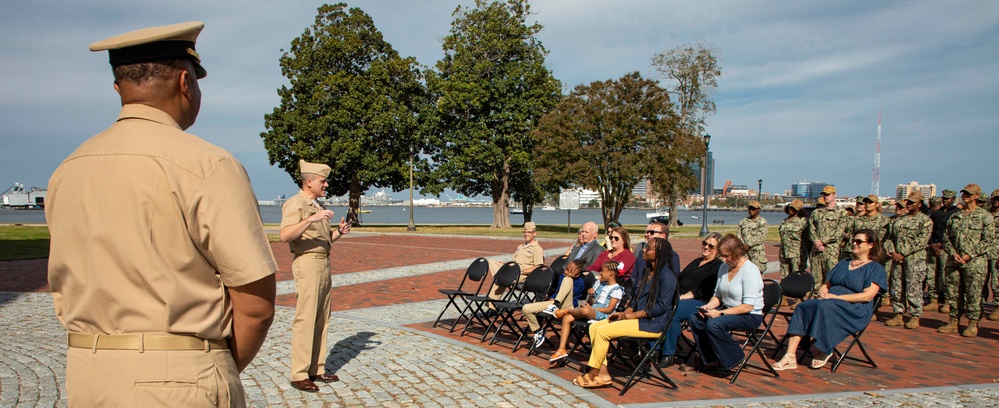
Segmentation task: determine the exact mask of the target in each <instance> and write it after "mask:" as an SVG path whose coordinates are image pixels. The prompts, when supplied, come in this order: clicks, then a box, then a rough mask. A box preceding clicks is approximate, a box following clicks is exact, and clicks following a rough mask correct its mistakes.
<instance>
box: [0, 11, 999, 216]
mask: <svg viewBox="0 0 999 408" xmlns="http://www.w3.org/2000/svg"><path fill="white" fill-rule="evenodd" d="M143 3H145V2H134V1H124V0H107V1H101V0H94V1H86V2H66V1H50V0H38V1H30V2H23V1H6V2H2V4H0V36H2V37H3V38H5V41H3V43H2V44H0V74H2V78H3V80H2V81H3V92H2V93H0V123H2V124H3V126H2V127H0V185H2V186H0V189H3V188H6V187H7V186H9V185H11V184H13V183H14V182H20V183H22V184H25V185H26V186H41V187H44V186H45V184H46V183H47V180H48V177H49V175H51V173H52V171H53V170H54V169H55V167H56V166H57V165H58V164H59V162H60V161H61V160H62V159H63V158H65V157H66V156H67V155H69V153H70V152H72V150H73V149H74V148H75V147H76V146H77V145H78V144H79V143H81V142H82V141H83V140H85V139H86V138H88V137H90V136H91V135H93V134H95V133H97V132H99V131H101V130H102V129H104V128H106V127H107V126H109V125H110V124H111V123H112V121H113V120H114V118H115V117H116V115H117V113H118V110H119V108H120V104H119V101H118V98H117V94H115V92H114V90H113V88H112V78H111V73H110V67H109V66H108V65H107V54H106V53H91V52H90V51H88V50H87V45H88V44H89V43H90V42H93V41H97V40H100V39H103V38H106V37H109V36H112V35H117V34H120V33H123V32H126V31H130V30H133V29H138V28H142V27H147V26H153V25H163V24H172V23H176V22H182V21H190V20H202V21H204V22H205V24H206V28H205V30H204V31H203V32H202V34H201V37H200V38H199V40H198V51H199V53H200V54H201V56H202V59H203V65H204V66H205V68H206V69H207V70H208V72H209V75H208V77H207V78H205V79H204V80H202V82H201V87H202V90H203V93H204V98H203V103H202V110H201V114H200V116H199V117H198V122H197V123H196V124H195V125H194V126H193V127H192V128H191V129H189V131H190V132H192V133H194V134H197V135H199V136H201V137H203V138H205V139H206V140H208V141H210V142H212V143H215V144H218V145H220V146H222V147H224V148H226V149H228V150H229V151H231V152H232V153H233V154H234V155H235V156H236V157H237V158H239V159H240V161H242V163H243V165H244V166H245V167H246V169H247V171H248V172H249V174H250V178H251V180H252V181H253V186H254V189H255V191H256V193H257V196H258V197H260V198H271V197H274V196H276V195H278V194H292V193H294V192H295V190H296V188H295V186H293V185H292V182H291V179H290V177H289V176H288V175H287V174H286V173H285V172H284V171H282V170H280V169H278V168H276V167H271V166H270V165H269V163H268V161H267V154H266V152H265V151H264V148H263V142H262V140H261V139H260V137H259V134H260V132H262V131H264V121H263V116H264V114H266V113H268V112H270V111H271V110H272V109H273V108H274V106H276V105H277V104H278V102H279V99H278V97H277V92H276V89H277V88H278V87H280V86H281V85H282V84H284V83H286V80H285V78H283V77H282V76H281V74H280V70H279V67H278V62H277V61H278V58H279V57H280V56H281V51H280V50H281V49H282V48H287V47H288V44H289V43H290V42H291V40H292V39H293V38H295V37H296V36H298V35H300V34H301V33H302V32H303V30H304V29H305V27H307V26H309V25H311V24H312V23H313V21H314V18H315V14H316V8H317V7H318V6H319V5H320V4H321V3H319V2H312V1H290V2H289V1H264V0H247V1H240V2H230V1H213V2H205V1H189V0H179V1H170V2H156V3H152V4H143ZM472 3H473V2H471V1H438V0H424V1H401V0H399V1H388V0H372V1H355V2H349V3H348V4H349V5H350V6H351V7H360V8H361V9H362V10H364V11H365V12H367V13H368V14H369V15H371V16H372V18H373V19H374V21H375V24H376V25H377V27H378V28H379V29H380V30H381V31H382V33H383V34H384V36H385V38H386V40H387V41H389V42H390V43H391V44H392V45H393V47H394V48H395V49H396V50H397V51H399V53H400V54H402V55H404V56H414V57H416V58H417V60H418V61H419V62H420V63H421V64H423V65H426V66H433V65H434V64H435V63H436V61H437V60H438V59H439V58H441V56H442V55H443V52H442V50H441V45H440V39H441V38H442V37H443V36H445V35H447V33H448V32H449V30H450V23H451V21H452V17H451V13H452V12H453V11H454V8H455V7H456V6H457V5H458V4H462V5H469V4H472ZM532 10H533V11H534V12H535V13H536V14H535V16H534V17H535V19H536V20H537V21H538V22H539V23H540V24H541V25H543V26H544V27H545V28H544V31H542V33H541V34H540V35H539V38H540V40H541V41H542V43H543V44H544V45H545V47H546V48H548V50H549V51H550V55H549V59H548V63H549V66H550V67H551V69H552V70H553V71H554V73H555V76H556V77H557V78H558V79H560V80H561V81H562V82H563V84H564V85H565V87H566V92H568V91H569V90H571V89H572V87H574V86H576V85H578V84H583V83H589V82H591V81H602V80H607V79H613V78H619V77H621V76H623V75H624V74H626V73H628V72H631V71H636V70H637V71H640V72H641V73H642V74H643V75H647V76H651V75H653V71H652V69H651V68H650V66H649V62H650V60H651V58H652V56H653V55H654V54H656V53H658V52H661V51H664V50H668V49H671V48H674V47H676V46H679V45H682V44H684V43H693V42H697V41H704V42H708V43H711V44H713V45H714V46H715V47H716V48H717V50H718V57H719V62H720V65H721V67H722V70H723V75H722V77H721V78H720V79H719V81H718V84H719V87H718V89H717V93H716V94H715V101H716V103H717V107H718V111H717V113H716V114H715V115H714V116H712V117H710V118H709V119H708V132H709V133H710V134H711V135H712V143H711V150H712V151H713V152H714V154H715V160H716V165H717V170H716V173H715V180H716V185H715V187H721V185H722V184H723V183H724V182H725V181H726V180H732V182H733V183H734V184H745V185H749V186H751V187H752V188H755V187H756V180H757V179H763V180H764V182H763V190H764V191H768V192H775V193H780V192H783V191H784V190H787V189H789V188H790V185H791V184H792V183H795V182H798V181H802V180H807V181H822V182H828V183H833V184H836V185H837V187H838V188H839V190H840V194H841V195H844V194H845V195H856V194H869V193H870V191H871V181H872V180H871V178H872V172H871V170H872V166H873V162H874V143H875V135H876V130H877V117H878V110H879V109H880V110H883V119H882V124H883V127H882V143H881V184H880V190H881V194H882V195H893V194H894V190H895V186H896V185H897V184H899V183H908V182H909V181H912V180H917V181H919V182H921V183H935V184H937V185H938V187H939V188H941V189H943V188H951V189H955V190H957V189H960V188H961V187H963V186H964V185H965V184H967V183H969V182H975V183H979V184H981V185H982V188H983V189H984V190H986V191H991V190H992V189H995V188H997V187H999V180H996V177H995V172H994V171H988V172H987V169H988V168H990V167H989V166H987V162H988V161H989V160H991V159H993V158H994V157H995V152H996V151H997V150H999V149H997V148H999V141H997V139H996V136H997V132H999V114H997V112H999V75H996V73H997V72H999V2H993V1H952V2H940V1H905V2H901V1H836V2H786V1H783V2H782V1H710V2H693V1H689V2H679V1H628V0H621V1H590V0H573V1H569V0H552V1H535V2H533V3H532ZM989 72H991V73H992V74H989ZM402 195H403V194H401V193H400V194H399V196H400V197H401V196H402Z"/></svg>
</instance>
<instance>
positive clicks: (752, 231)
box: [739, 216, 767, 273]
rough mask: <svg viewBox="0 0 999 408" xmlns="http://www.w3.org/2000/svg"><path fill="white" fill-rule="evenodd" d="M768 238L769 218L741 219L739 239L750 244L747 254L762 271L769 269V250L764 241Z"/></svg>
mask: <svg viewBox="0 0 999 408" xmlns="http://www.w3.org/2000/svg"><path fill="white" fill-rule="evenodd" d="M766 238H767V220H766V219H764V218H763V217H760V216H756V218H749V217H746V218H743V219H742V221H739V239H741V240H742V242H745V243H746V245H749V253H747V254H746V256H747V258H748V259H749V261H750V262H752V263H753V264H755V265H756V267H757V268H760V273H763V272H766V271H767V252H766V247H765V246H764V245H763V241H764V240H765V239H766Z"/></svg>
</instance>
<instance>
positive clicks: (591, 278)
mask: <svg viewBox="0 0 999 408" xmlns="http://www.w3.org/2000/svg"><path fill="white" fill-rule="evenodd" d="M552 272H554V270H552ZM580 276H581V277H582V278H583V288H584V290H583V293H573V294H572V295H573V297H574V298H576V302H577V303H578V302H580V301H584V300H586V297H587V295H588V291H589V289H590V288H592V287H593V285H594V284H596V281H597V277H596V275H595V274H594V273H593V272H590V271H583V272H582V275H580ZM564 277H565V273H564V272H563V273H562V274H560V275H555V277H554V279H553V280H552V286H554V287H555V289H554V290H549V291H548V292H549V293H548V295H549V296H551V295H553V294H555V292H558V287H559V286H560V285H562V278H564ZM556 322H558V323H561V322H562V320H561V319H556V318H555V316H552V315H550V314H547V313H539V314H538V324H540V325H541V330H542V331H543V332H545V333H547V332H548V331H549V330H551V331H552V333H555V335H556V336H558V337H559V340H561V337H562V335H561V331H560V330H559V329H556V328H555V323H556ZM575 323H576V322H575V321H574V322H573V324H575ZM536 351H538V350H537V347H535V346H534V343H531V347H530V348H528V350H527V356H528V357H530V356H531V355H532V354H534V353H535V352H536Z"/></svg>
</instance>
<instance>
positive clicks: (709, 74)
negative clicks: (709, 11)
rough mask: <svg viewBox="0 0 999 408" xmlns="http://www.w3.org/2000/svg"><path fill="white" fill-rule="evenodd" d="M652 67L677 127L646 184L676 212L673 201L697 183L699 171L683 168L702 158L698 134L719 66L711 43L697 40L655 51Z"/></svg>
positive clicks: (711, 106) (709, 107)
mask: <svg viewBox="0 0 999 408" xmlns="http://www.w3.org/2000/svg"><path fill="white" fill-rule="evenodd" d="M652 68H653V69H654V70H655V71H656V73H657V74H658V76H659V78H660V80H662V81H664V82H665V88H666V90H667V93H668V94H669V97H670V100H671V101H672V102H673V105H672V106H673V112H674V115H675V116H676V118H677V120H678V128H677V132H676V137H675V139H674V140H673V143H674V147H675V148H676V150H675V151H673V152H671V155H670V157H666V158H663V159H664V165H663V166H662V167H661V168H660V169H659V170H660V171H659V172H658V174H650V177H651V179H652V182H651V183H650V184H651V187H653V189H654V190H655V191H656V192H657V193H658V194H659V195H660V197H662V199H664V200H665V201H666V202H667V203H668V204H669V208H670V214H676V207H677V204H678V203H679V202H680V200H681V199H682V198H683V197H684V196H685V195H687V194H688V193H689V192H690V191H691V190H693V189H694V188H695V187H696V186H697V184H698V177H699V175H698V174H694V173H691V172H689V171H687V169H688V168H689V167H690V164H691V163H693V162H694V161H703V158H704V143H703V142H702V141H701V138H700V135H701V133H702V132H703V131H704V124H705V120H706V118H707V116H708V115H711V114H713V113H714V112H715V103H714V101H713V100H712V95H713V93H714V90H715V88H717V87H718V80H717V79H718V77H720V76H721V67H720V66H719V65H718V59H717V58H716V57H715V49H714V47H713V46H711V45H708V44H700V43H699V44H695V45H688V44H684V45H682V46H680V47H677V48H673V49H671V50H667V51H663V52H661V53H658V54H656V55H655V56H653V57H652ZM701 166H702V167H703V166H704V163H701ZM675 225H676V217H671V219H670V226H675Z"/></svg>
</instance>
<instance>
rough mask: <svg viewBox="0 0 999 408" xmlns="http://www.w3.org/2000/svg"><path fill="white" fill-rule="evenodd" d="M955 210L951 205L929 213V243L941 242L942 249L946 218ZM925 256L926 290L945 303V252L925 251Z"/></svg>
mask: <svg viewBox="0 0 999 408" xmlns="http://www.w3.org/2000/svg"><path fill="white" fill-rule="evenodd" d="M948 191H949V190H948ZM957 211H960V210H959V209H958V208H957V207H955V206H953V205H951V206H949V207H944V208H941V209H939V210H936V211H933V212H932V213H930V219H931V220H933V235H931V236H930V244H941V249H943V248H942V247H943V237H944V231H945V230H946V229H947V220H948V219H950V216H951V215H954V213H955V212H957ZM926 258H927V261H926V262H927V268H926V269H927V271H926V274H927V281H926V291H927V292H928V293H929V294H930V297H931V298H940V297H942V298H943V303H944V304H945V305H946V304H948V303H949V300H948V298H947V297H948V296H949V292H948V291H947V278H946V277H945V276H946V272H945V271H946V266H947V254H945V253H943V252H942V251H941V252H940V255H939V256H937V255H936V254H934V253H933V251H927V255H926ZM931 274H932V275H933V278H934V280H933V282H930V280H929V278H930V275H931ZM941 295H942V296H941ZM931 302H932V301H931Z"/></svg>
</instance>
